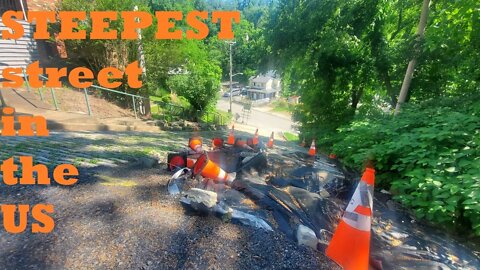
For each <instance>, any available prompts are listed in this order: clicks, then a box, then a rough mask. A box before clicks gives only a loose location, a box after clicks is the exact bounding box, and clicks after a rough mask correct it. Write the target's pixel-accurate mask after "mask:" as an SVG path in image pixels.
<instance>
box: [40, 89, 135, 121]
mask: <svg viewBox="0 0 480 270" xmlns="http://www.w3.org/2000/svg"><path fill="white" fill-rule="evenodd" d="M54 91H55V96H56V99H57V104H58V106H59V108H60V110H62V111H66V112H81V113H88V109H87V102H86V100H85V93H84V91H83V90H77V89H69V88H59V89H55V90H54ZM34 93H35V95H37V96H38V98H40V94H39V92H38V91H34ZM88 93H89V95H88V102H89V103H90V108H91V110H92V113H93V114H94V115H95V116H96V117H99V118H115V117H135V115H134V113H133V112H132V111H131V110H130V109H124V108H122V107H120V106H118V105H116V104H115V103H113V102H110V101H107V100H105V99H103V98H101V97H99V96H98V95H99V94H100V92H99V91H94V90H89V91H88ZM42 94H43V97H44V101H45V102H47V103H49V104H50V105H52V106H54V101H53V97H52V94H51V91H50V89H42ZM118 96H120V94H118ZM128 98H129V99H130V100H131V98H130V97H128ZM131 103H132V102H131V101H130V106H132V104H131Z"/></svg>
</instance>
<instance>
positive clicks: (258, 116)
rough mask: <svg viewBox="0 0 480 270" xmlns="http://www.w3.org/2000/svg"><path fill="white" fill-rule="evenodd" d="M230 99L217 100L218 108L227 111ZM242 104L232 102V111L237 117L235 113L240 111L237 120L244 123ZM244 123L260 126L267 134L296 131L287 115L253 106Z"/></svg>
mask: <svg viewBox="0 0 480 270" xmlns="http://www.w3.org/2000/svg"><path fill="white" fill-rule="evenodd" d="M229 106H230V105H229V99H228V98H225V97H222V98H221V99H220V100H219V101H218V102H217V109H219V110H221V111H225V112H227V111H228V109H229ZM242 108H243V107H242V105H239V104H237V103H234V102H233V103H232V111H233V115H234V118H235V114H236V113H238V115H240V117H239V118H238V120H237V122H238V123H242ZM243 124H244V125H247V126H251V127H253V128H259V129H260V132H261V133H262V134H265V135H267V134H266V133H269V132H272V131H274V132H285V131H287V132H295V130H294V128H293V127H292V125H293V121H292V120H291V119H288V117H286V116H278V115H274V114H271V113H268V112H262V111H259V110H257V109H256V108H255V107H252V110H251V111H250V116H249V118H248V121H244V123H243Z"/></svg>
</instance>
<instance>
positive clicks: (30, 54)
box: [0, 0, 66, 79]
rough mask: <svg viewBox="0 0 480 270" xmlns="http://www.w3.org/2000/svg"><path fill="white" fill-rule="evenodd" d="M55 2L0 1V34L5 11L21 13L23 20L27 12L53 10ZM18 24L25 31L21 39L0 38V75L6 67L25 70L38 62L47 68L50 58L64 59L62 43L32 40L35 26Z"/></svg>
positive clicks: (4, 28) (21, 22) (51, 0)
mask: <svg viewBox="0 0 480 270" xmlns="http://www.w3.org/2000/svg"><path fill="white" fill-rule="evenodd" d="M57 1H58V0H0V32H1V31H2V30H7V27H6V26H5V25H4V24H3V23H2V20H1V16H2V15H3V13H4V12H6V11H7V10H16V11H22V12H23V14H24V18H25V15H26V14H27V12H28V11H32V10H33V11H38V10H54V9H55V4H56V2H57ZM19 23H20V24H22V26H23V28H24V30H25V33H24V35H23V37H22V38H20V39H18V40H13V39H10V40H6V39H1V38H0V74H1V72H2V70H3V69H4V68H6V67H21V68H25V67H26V66H27V65H28V64H30V63H32V62H34V61H40V65H41V66H47V65H48V63H49V61H50V58H51V57H56V56H59V57H62V58H63V57H66V55H65V47H64V45H63V42H62V41H58V40H57V42H56V43H52V42H47V41H45V40H35V39H33V32H34V29H35V25H34V24H30V23H28V22H27V21H26V20H25V19H23V20H19ZM62 54H63V56H62ZM0 79H1V77H0Z"/></svg>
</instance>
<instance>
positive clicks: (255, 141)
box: [252, 128, 258, 145]
mask: <svg viewBox="0 0 480 270" xmlns="http://www.w3.org/2000/svg"><path fill="white" fill-rule="evenodd" d="M252 144H253V145H257V144H258V128H257V130H256V131H255V135H253V140H252Z"/></svg>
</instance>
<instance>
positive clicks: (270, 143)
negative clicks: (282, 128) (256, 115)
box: [267, 131, 273, 148]
mask: <svg viewBox="0 0 480 270" xmlns="http://www.w3.org/2000/svg"><path fill="white" fill-rule="evenodd" d="M267 147H268V148H273V131H272V135H270V139H269V140H268V143H267Z"/></svg>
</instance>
